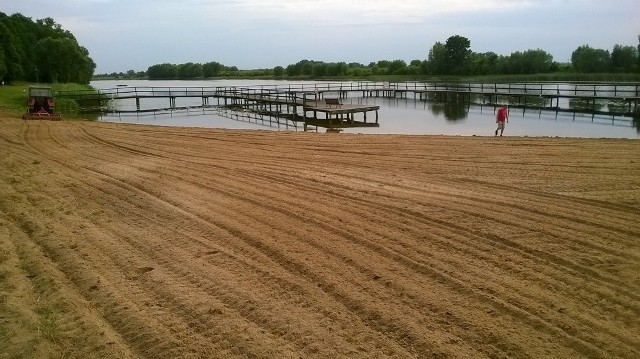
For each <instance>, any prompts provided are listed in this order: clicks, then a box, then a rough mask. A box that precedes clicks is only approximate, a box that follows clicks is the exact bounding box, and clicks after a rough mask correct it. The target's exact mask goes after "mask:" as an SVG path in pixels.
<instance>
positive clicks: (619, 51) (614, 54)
mask: <svg viewBox="0 0 640 359" xmlns="http://www.w3.org/2000/svg"><path fill="white" fill-rule="evenodd" d="M637 62H638V50H637V49H636V48H635V47H633V46H622V45H615V46H614V47H613V51H611V70H612V71H614V72H632V71H633V69H634V67H635V66H637Z"/></svg>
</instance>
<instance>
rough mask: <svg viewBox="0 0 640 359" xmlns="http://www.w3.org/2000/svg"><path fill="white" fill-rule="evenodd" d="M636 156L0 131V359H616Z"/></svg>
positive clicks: (635, 250) (321, 139) (551, 148)
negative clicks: (584, 358)
mask: <svg viewBox="0 0 640 359" xmlns="http://www.w3.org/2000/svg"><path fill="white" fill-rule="evenodd" d="M639 155H640V142H638V141H637V140H617V139H616V140H610V139H575V138H573V139H570V138H569V139H567V138H522V137H518V138H516V137H513V138H512V137H503V138H494V137H446V136H401V135H356V134H344V133H342V134H324V133H300V132H271V131H255V130H252V131H248V130H247V131H244V130H222V129H199V128H176V127H155V126H141V125H125V124H116V123H100V122H83V121H63V122H47V121H22V120H20V119H17V118H11V117H10V116H4V117H2V118H0V329H1V330H0V343H1V345H0V358H4V357H8V358H32V357H67V358H87V357H114V358H115V357H117V358H216V357H217V358H247V357H250V358H463V357H464V358H483V357H487V358H501V357H513V358H560V357H562V358H570V357H594V358H598V357H601V358H611V357H618V358H635V357H638V356H640V335H639V334H638V333H640V320H639V319H638V317H639V314H640V242H639V241H638V238H640V222H638V220H637V218H638V215H639V214H640V156H639Z"/></svg>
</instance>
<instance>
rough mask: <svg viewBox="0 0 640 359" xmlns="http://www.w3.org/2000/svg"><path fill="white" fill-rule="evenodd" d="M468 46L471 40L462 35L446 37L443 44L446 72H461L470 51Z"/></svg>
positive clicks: (455, 73) (454, 73) (453, 73)
mask: <svg viewBox="0 0 640 359" xmlns="http://www.w3.org/2000/svg"><path fill="white" fill-rule="evenodd" d="M470 46H471V41H469V39H467V38H466V37H464V36H460V35H454V36H451V37H449V38H448V39H447V41H446V42H445V44H444V48H445V59H446V69H447V71H446V73H448V74H452V75H460V74H462V73H463V71H464V64H465V61H466V59H467V57H468V56H469V54H470V53H471V50H469V47H470Z"/></svg>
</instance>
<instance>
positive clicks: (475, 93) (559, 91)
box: [57, 81, 640, 128]
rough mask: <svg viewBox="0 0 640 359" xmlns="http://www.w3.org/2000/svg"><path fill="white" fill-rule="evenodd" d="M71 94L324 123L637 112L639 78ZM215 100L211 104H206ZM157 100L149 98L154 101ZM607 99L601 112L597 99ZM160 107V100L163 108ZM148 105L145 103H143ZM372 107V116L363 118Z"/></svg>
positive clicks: (87, 100)
mask: <svg viewBox="0 0 640 359" xmlns="http://www.w3.org/2000/svg"><path fill="white" fill-rule="evenodd" d="M57 95H58V96H61V97H70V98H73V99H75V100H76V101H77V102H78V103H79V105H80V108H81V109H82V110H90V109H92V108H93V109H96V108H101V107H104V106H105V105H106V104H107V103H108V102H109V101H115V100H126V99H134V100H135V103H136V110H135V111H144V110H145V109H143V106H142V104H141V103H142V102H143V101H144V100H145V99H168V101H169V103H168V105H169V107H168V108H177V107H178V106H176V105H177V104H176V100H177V99H179V98H199V99H200V100H199V102H200V104H201V106H203V107H206V106H226V107H230V108H235V109H238V110H242V111H249V112H255V113H258V114H262V115H272V116H276V117H278V116H280V117H286V118H289V119H290V120H292V121H295V122H303V123H304V124H305V125H306V124H310V125H313V126H320V127H326V128H340V127H359V126H365V127H368V126H378V125H379V124H378V121H379V118H378V109H379V106H368V105H350V104H343V103H342V100H343V99H346V98H349V97H385V98H414V99H415V100H419V101H425V100H434V101H456V102H466V103H470V104H472V103H473V104H481V105H487V104H488V105H499V104H509V105H510V106H512V107H523V108H541V109H551V110H553V109H556V110H566V109H567V108H568V107H569V103H573V102H579V103H580V104H581V106H580V109H579V110H576V111H580V112H586V113H604V114H611V115H615V116H630V117H634V118H637V117H639V116H640V108H639V107H638V103H639V102H640V83H616V84H613V83H582V82H579V83H556V82H553V83H551V82H536V83H491V84H487V83H441V82H399V83H390V82H367V81H362V82H336V83H285V84H276V85H258V86H212V87H174V86H172V87H129V86H121V87H116V88H111V89H101V90H98V91H97V92H95V91H67V92H59V93H58V94H57ZM214 101H215V103H214ZM156 102H157V101H156ZM603 102H604V103H607V104H611V106H607V108H608V110H607V111H601V110H599V109H598V108H599V106H600V105H601V104H602V103H603ZM164 107H166V106H164ZM147 110H148V109H147ZM370 112H374V113H375V120H371V119H368V118H367V113H370Z"/></svg>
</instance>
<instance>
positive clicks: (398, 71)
mask: <svg viewBox="0 0 640 359" xmlns="http://www.w3.org/2000/svg"><path fill="white" fill-rule="evenodd" d="M387 72H388V73H389V74H391V75H404V74H406V72H407V63H406V62H405V61H404V60H393V61H391V62H389V67H388V69H387Z"/></svg>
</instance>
